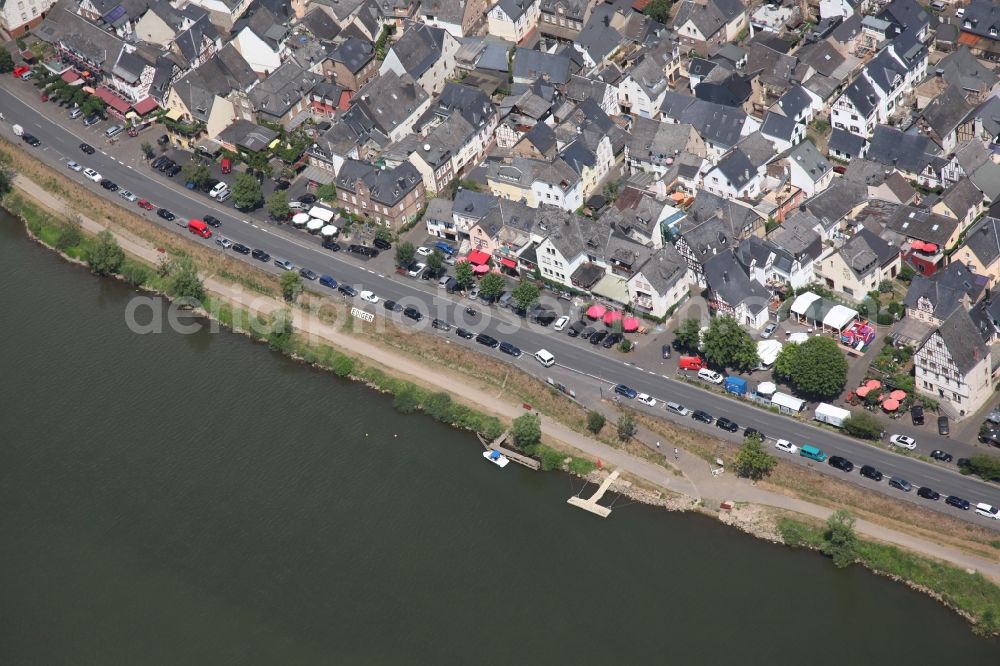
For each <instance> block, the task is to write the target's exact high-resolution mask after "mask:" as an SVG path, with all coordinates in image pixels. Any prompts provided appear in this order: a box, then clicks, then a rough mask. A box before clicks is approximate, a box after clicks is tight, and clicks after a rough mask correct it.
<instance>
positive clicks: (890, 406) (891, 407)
mask: <svg viewBox="0 0 1000 666" xmlns="http://www.w3.org/2000/svg"><path fill="white" fill-rule="evenodd" d="M882 409H884V410H885V411H887V412H894V411H896V410H897V409H899V401H898V400H893V399H892V398H889V399H888V400H886V401H885V402H883V403H882Z"/></svg>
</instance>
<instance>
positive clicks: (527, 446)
mask: <svg viewBox="0 0 1000 666" xmlns="http://www.w3.org/2000/svg"><path fill="white" fill-rule="evenodd" d="M510 434H511V436H513V438H514V443H515V444H516V445H517V446H518V448H520V449H521V450H522V451H529V450H531V448H532V447H534V446H537V445H538V443H539V442H541V441H542V423H541V419H539V418H538V417H537V416H535V415H534V414H522V415H521V416H518V417H517V418H516V419H514V421H513V422H512V423H511V424H510Z"/></svg>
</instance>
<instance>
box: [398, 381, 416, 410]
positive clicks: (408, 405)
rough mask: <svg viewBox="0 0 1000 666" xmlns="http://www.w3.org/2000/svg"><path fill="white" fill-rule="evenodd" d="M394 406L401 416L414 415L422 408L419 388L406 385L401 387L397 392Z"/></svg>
mask: <svg viewBox="0 0 1000 666" xmlns="http://www.w3.org/2000/svg"><path fill="white" fill-rule="evenodd" d="M392 406H393V407H395V408H396V411H398V412H399V413H400V414H412V413H413V412H415V411H417V409H418V408H419V407H420V395H419V393H418V391H417V387H416V386H414V385H413V384H410V383H406V384H404V385H403V386H401V387H399V390H398V391H396V395H395V397H394V398H393V401H392Z"/></svg>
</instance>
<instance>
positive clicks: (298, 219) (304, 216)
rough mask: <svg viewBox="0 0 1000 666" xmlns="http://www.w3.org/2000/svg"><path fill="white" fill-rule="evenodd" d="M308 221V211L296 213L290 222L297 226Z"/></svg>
mask: <svg viewBox="0 0 1000 666" xmlns="http://www.w3.org/2000/svg"><path fill="white" fill-rule="evenodd" d="M308 221H309V213H296V215H295V217H293V218H292V224H294V225H295V226H297V227H301V226H302V225H303V224H305V223H306V222H308Z"/></svg>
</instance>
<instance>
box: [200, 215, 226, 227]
mask: <svg viewBox="0 0 1000 666" xmlns="http://www.w3.org/2000/svg"><path fill="white" fill-rule="evenodd" d="M201 219H202V220H203V221H204V222H205V224H207V225H208V226H210V227H214V228H216V229H218V228H219V227H221V226H222V220H220V219H219V218H217V217H215V216H214V215H206V216H204V217H203V218H201Z"/></svg>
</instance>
